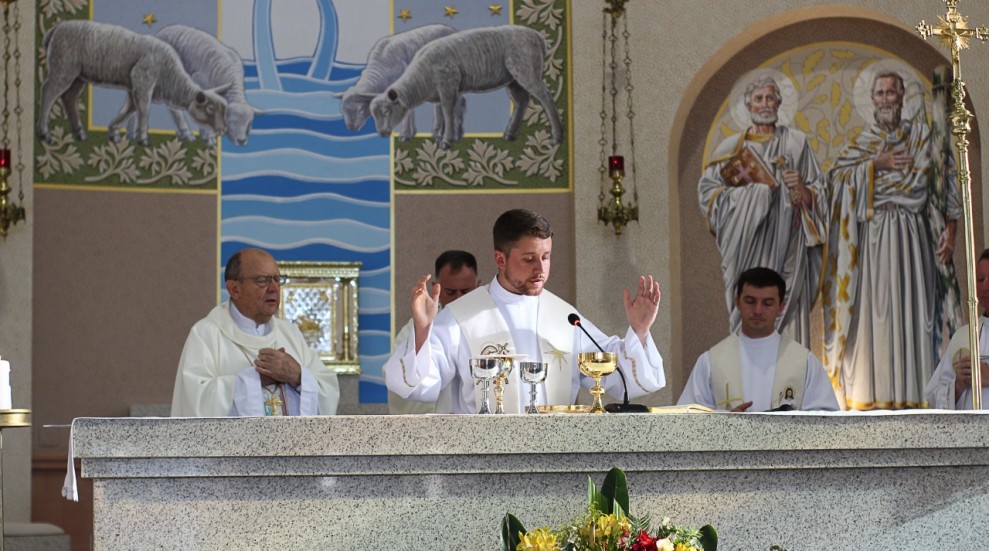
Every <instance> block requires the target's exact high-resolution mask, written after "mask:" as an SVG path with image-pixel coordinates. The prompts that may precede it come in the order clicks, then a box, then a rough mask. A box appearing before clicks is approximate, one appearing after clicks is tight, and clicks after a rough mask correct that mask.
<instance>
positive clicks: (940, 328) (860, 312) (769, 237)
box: [698, 43, 962, 409]
mask: <svg viewBox="0 0 989 551" xmlns="http://www.w3.org/2000/svg"><path fill="white" fill-rule="evenodd" d="M949 74H950V73H949ZM930 78H931V77H930V76H928V75H922V74H919V73H918V72H917V71H916V70H914V69H913V68H912V67H911V66H910V65H909V64H908V63H906V62H905V61H903V60H902V59H898V58H897V57H895V56H894V55H892V54H890V53H888V52H885V51H881V50H878V49H876V48H873V47H869V46H865V45H862V44H856V43H816V44H810V45H806V46H802V47H799V48H796V49H793V50H790V51H787V52H784V53H782V54H780V55H778V56H776V57H774V58H773V59H770V60H768V61H766V62H765V63H763V64H762V66H760V67H759V68H757V69H755V70H753V71H750V72H749V73H747V74H745V75H743V77H742V78H740V79H739V80H738V82H736V83H735V85H734V88H733V90H732V92H731V93H730V95H729V97H728V98H726V100H725V102H724V104H723V105H722V107H721V109H720V111H719V113H718V115H717V117H716V119H715V120H714V121H713V124H712V126H711V129H710V131H709V134H708V139H707V143H706V145H705V151H704V168H703V175H702V177H701V180H700V182H699V183H698V201H699V204H700V209H701V213H702V214H703V215H704V216H705V217H706V220H707V223H708V228H709V229H710V230H711V233H712V234H713V235H714V238H715V240H716V243H717V246H718V250H719V252H720V253H721V256H722V262H721V267H722V271H723V275H724V283H725V302H726V307H727V309H728V313H729V325H730V328H731V329H732V330H733V331H734V330H737V329H738V327H739V321H740V320H739V316H738V313H737V312H736V311H735V309H734V295H733V293H734V281H735V279H736V278H737V277H738V274H739V273H741V271H743V270H745V269H747V268H750V267H753V266H768V267H771V268H773V269H775V270H776V271H778V272H780V273H781V274H782V275H783V276H784V279H786V281H787V305H786V309H785V311H784V314H783V316H782V317H781V321H780V327H781V330H782V331H783V332H785V333H787V334H789V335H791V336H793V337H794V338H795V339H797V340H799V341H801V342H803V343H804V344H805V345H806V346H807V347H808V348H811V349H815V348H816V349H820V342H821V340H823V349H824V358H823V361H824V364H825V367H826V368H827V369H828V373H829V376H830V377H831V381H832V384H833V386H834V388H835V392H836V393H837V395H838V398H839V403H840V404H842V405H843V407H848V408H855V409H870V408H874V407H879V408H902V407H921V406H922V405H923V402H924V401H923V388H924V385H925V384H926V382H927V381H928V380H929V379H930V375H931V372H932V370H933V366H934V365H935V364H936V363H937V361H938V359H939V356H940V352H941V351H942V350H943V349H944V347H945V346H946V344H947V340H948V337H950V335H951V333H952V332H953V331H954V330H955V328H956V327H957V326H959V325H960V324H961V322H962V312H961V304H960V300H959V292H958V282H957V278H956V276H955V270H954V265H953V260H952V247H951V245H950V244H952V243H954V231H955V221H957V219H958V218H959V216H960V214H961V210H960V204H959V199H958V195H957V189H956V186H954V185H953V182H954V172H953V171H954V163H953V159H952V157H951V148H950V147H949V143H950V139H948V138H947V133H946V129H945V128H944V121H945V112H946V111H945V105H944V103H943V94H941V93H936V94H932V87H931V80H930ZM935 99H938V100H939V101H936V102H935V101H934V100H935ZM932 113H933V114H932ZM932 121H940V123H939V124H932ZM873 160H874V161H873ZM870 161H871V162H870ZM873 166H875V171H874V172H873V170H872V167H873ZM945 175H948V176H949V178H948V179H946V178H945ZM948 182H951V183H952V185H948ZM818 301H820V302H819V303H820V304H821V308H822V310H823V325H824V331H823V333H824V334H823V335H820V334H817V335H814V334H812V329H811V328H812V323H811V321H812V320H811V312H812V310H813V309H814V307H815V304H816V303H818ZM815 341H817V342H816V343H815ZM815 344H818V346H817V347H815V346H814V345H815Z"/></svg>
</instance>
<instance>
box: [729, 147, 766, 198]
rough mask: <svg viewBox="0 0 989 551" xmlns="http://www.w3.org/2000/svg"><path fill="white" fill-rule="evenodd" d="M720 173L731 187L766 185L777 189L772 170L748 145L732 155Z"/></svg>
mask: <svg viewBox="0 0 989 551" xmlns="http://www.w3.org/2000/svg"><path fill="white" fill-rule="evenodd" d="M720 172H721V178H722V179H723V180H724V181H725V183H726V184H727V185H729V186H747V185H749V184H765V185H767V186H769V187H770V188H775V187H776V179H775V178H773V171H772V169H770V168H769V166H768V165H767V164H766V163H765V161H763V160H762V157H760V156H759V154H758V153H756V152H754V151H752V150H751V149H750V148H749V146H747V145H743V146H742V149H740V150H738V153H735V154H734V155H732V156H731V158H729V159H728V162H726V163H725V166H723V167H721V171H720Z"/></svg>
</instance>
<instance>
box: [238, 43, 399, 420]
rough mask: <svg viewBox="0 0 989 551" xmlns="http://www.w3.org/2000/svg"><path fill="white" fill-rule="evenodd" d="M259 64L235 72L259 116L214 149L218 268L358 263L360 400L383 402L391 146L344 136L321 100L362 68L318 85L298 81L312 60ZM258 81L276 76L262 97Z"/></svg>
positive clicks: (369, 129)
mask: <svg viewBox="0 0 989 551" xmlns="http://www.w3.org/2000/svg"><path fill="white" fill-rule="evenodd" d="M332 38H333V39H334V40H335V37H332ZM324 39H326V37H325V36H324ZM261 63H263V64H265V65H266V66H265V67H262V68H258V67H257V66H255V65H254V64H253V63H247V64H245V67H244V70H245V74H246V75H247V81H246V82H245V85H246V88H247V97H248V101H250V102H251V104H252V105H255V106H256V107H259V108H261V109H263V110H264V114H263V115H259V116H258V117H256V118H255V119H254V128H253V131H252V133H251V136H250V140H249V142H248V145H247V146H244V147H236V146H234V145H232V144H230V143H229V142H227V141H225V142H224V147H223V153H222V165H221V166H222V189H221V193H220V201H221V206H220V208H221V211H220V212H221V215H220V260H221V265H222V264H225V263H226V261H227V259H229V258H230V255H232V254H233V253H234V252H236V251H238V250H240V249H242V248H244V247H261V248H263V249H266V250H268V251H270V252H271V253H272V255H273V256H274V257H275V258H276V259H277V260H286V261H288V260H295V261H346V262H352V261H360V262H361V263H362V267H361V275H360V295H359V301H360V317H359V319H358V324H359V330H358V331H359V335H360V350H359V354H360V358H361V371H362V374H361V380H360V384H359V388H360V390H359V392H360V398H359V399H360V402H361V403H380V402H384V401H386V399H387V396H386V391H385V388H384V386H383V385H382V383H381V366H382V365H383V364H384V362H385V360H386V359H387V357H388V354H389V352H390V350H391V344H392V343H391V334H390V333H391V292H392V289H391V269H392V267H391V233H392V228H391V185H390V143H389V141H388V140H384V139H381V138H380V137H378V136H377V135H376V134H375V133H374V125H372V124H368V125H366V126H365V127H364V129H362V130H361V131H359V132H351V131H349V130H347V129H346V128H345V127H344V125H343V120H342V118H341V116H340V113H339V100H337V99H336V98H333V97H332V96H331V95H330V94H332V93H333V92H339V91H341V90H344V89H346V88H347V87H349V86H350V85H351V84H353V81H354V79H355V78H356V77H357V76H358V75H359V73H360V70H361V69H363V67H359V66H353V65H346V66H338V65H334V66H333V68H332V71H331V73H330V75H329V79H319V78H309V77H307V76H306V75H307V73H308V72H309V71H310V69H311V66H312V64H313V63H312V60H311V59H304V60H302V59H293V60H287V61H286V60H282V61H279V62H275V61H274V60H272V59H270V58H269V59H264V58H262V60H261ZM318 72H319V71H317V73H318ZM258 74H261V75H265V82H271V81H272V80H271V79H272V76H273V75H277V80H275V82H277V84H276V86H274V87H269V88H268V89H262V86H261V84H260V82H259V80H258ZM279 87H280V88H281V90H280V91H279V90H278V88H279Z"/></svg>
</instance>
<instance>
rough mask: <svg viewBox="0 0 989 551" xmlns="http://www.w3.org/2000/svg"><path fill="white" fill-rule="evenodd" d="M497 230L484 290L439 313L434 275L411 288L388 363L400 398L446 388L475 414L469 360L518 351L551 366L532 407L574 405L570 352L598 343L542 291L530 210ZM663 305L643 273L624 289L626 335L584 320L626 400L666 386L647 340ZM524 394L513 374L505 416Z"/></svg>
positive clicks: (543, 244)
mask: <svg viewBox="0 0 989 551" xmlns="http://www.w3.org/2000/svg"><path fill="white" fill-rule="evenodd" d="M493 234H494V249H495V251H494V260H495V265H496V266H497V268H498V274H497V276H495V278H494V279H493V280H492V281H491V283H490V284H488V285H485V286H482V287H479V288H477V289H475V290H474V291H473V292H471V293H469V294H467V295H466V296H464V297H461V298H460V299H459V300H457V301H455V302H452V303H450V305H449V306H447V307H446V308H444V309H443V311H441V312H439V313H438V314H437V309H438V302H439V301H438V289H436V288H435V287H434V288H433V291H432V294H430V292H429V287H428V285H427V284H428V281H429V277H430V276H429V275H426V276H423V277H422V278H420V279H419V281H418V282H417V283H416V285H415V286H414V287H413V289H412V320H413V333H414V335H413V338H410V339H409V340H408V341H407V344H406V346H405V347H403V348H400V349H397V350H395V352H394V353H393V354H392V356H391V357H390V358H388V361H387V362H386V363H385V366H384V369H385V372H386V373H387V384H388V388H389V390H391V391H392V392H395V393H396V394H398V395H399V396H401V397H403V398H407V399H411V400H422V401H435V400H436V399H437V398H438V396H439V394H440V392H441V391H442V390H443V389H444V388H447V387H450V389H451V392H452V399H453V404H452V405H453V408H452V410H453V412H454V413H475V412H477V411H478V407H479V404H480V390H479V389H478V388H476V387H475V385H474V381H473V380H472V379H471V373H470V366H469V360H470V358H472V357H477V356H482V355H485V354H498V355H517V354H524V355H525V356H526V357H527V359H528V361H542V362H546V363H548V364H549V368H548V370H547V376H546V380H545V381H544V382H543V383H540V384H539V385H538V387H537V403H538V404H540V405H545V404H549V405H563V404H573V403H574V401H575V400H576V398H577V390H578V389H579V385H580V384H581V378H582V375H580V372H579V370H578V368H577V361H576V358H575V355H576V353H579V352H592V351H596V350H597V347H596V346H595V345H594V343H592V342H591V341H590V339H588V338H587V337H586V336H585V335H583V334H582V333H581V332H580V330H579V329H578V328H577V327H574V326H571V325H570V323H569V322H568V321H567V318H568V316H569V315H570V314H571V313H574V311H575V309H574V308H573V306H571V305H569V304H567V303H566V302H565V301H563V300H562V299H560V298H559V297H557V296H555V295H553V294H552V293H550V292H549V291H546V290H545V289H544V288H543V286H544V285H545V284H546V280H547V279H548V278H549V270H550V255H551V252H552V249H553V232H552V230H551V229H550V226H549V222H547V221H546V219H545V218H543V217H542V216H539V215H538V214H536V213H534V212H531V211H528V210H523V209H515V210H510V211H507V212H505V213H504V214H502V215H501V216H500V217H498V220H497V221H496V222H495V225H494V231H493ZM659 300H660V292H659V284H658V283H657V282H655V281H653V278H652V276H643V277H640V278H639V286H638V290H637V292H636V294H635V297H634V298H632V297H631V295H630V293H629V291H628V290H627V289H626V290H625V293H624V302H625V313H626V316H627V318H628V322H629V328H628V330H627V331H626V333H625V335H624V337H607V336H605V335H604V334H603V333H602V332H601V331H600V330H599V329H597V328H596V327H594V325H592V324H591V323H590V322H589V321H587V320H584V321H583V324H582V325H583V326H584V328H585V329H587V330H588V331H589V332H590V334H591V335H593V336H594V338H595V339H596V340H597V342H598V343H599V344H600V345H601V346H602V347H603V348H604V349H605V350H607V351H609V352H615V353H617V355H618V365H619V368H620V369H623V370H624V373H625V376H626V378H627V379H628V387H629V388H628V392H629V396H642V395H644V394H647V393H650V392H654V391H656V390H659V389H660V388H662V387H663V386H664V385H665V384H666V376H665V374H664V373H663V358H662V357H661V356H660V354H659V350H657V349H656V344H655V342H653V339H652V336H651V335H650V334H649V329H650V328H651V327H652V324H653V322H654V321H655V320H656V313H657V312H658V311H659ZM590 384H591V381H590V380H589V379H588V380H586V385H587V386H590ZM604 386H605V389H606V391H607V392H608V393H609V394H610V395H612V396H616V397H617V396H621V395H622V391H621V389H622V384H621V379H620V378H619V377H617V376H614V375H612V376H609V377H608V378H607V380H606V383H605V385H604ZM528 395H529V388H528V385H524V384H521V381H520V379H519V378H518V369H514V370H513V371H512V374H511V378H510V379H509V384H508V386H507V388H506V391H505V394H504V408H505V412H506V413H522V412H523V411H524V409H525V406H526V405H527V403H528Z"/></svg>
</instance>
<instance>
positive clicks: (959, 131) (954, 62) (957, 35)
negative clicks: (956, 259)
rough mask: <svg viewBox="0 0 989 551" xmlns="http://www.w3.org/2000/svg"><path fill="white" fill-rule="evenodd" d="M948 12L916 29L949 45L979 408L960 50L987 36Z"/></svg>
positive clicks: (977, 395)
mask: <svg viewBox="0 0 989 551" xmlns="http://www.w3.org/2000/svg"><path fill="white" fill-rule="evenodd" d="M943 1H944V4H945V5H946V6H947V7H948V13H947V14H946V15H944V16H940V15H939V16H938V18H937V19H938V24H937V26H932V25H928V24H927V23H925V22H924V21H921V22H920V24H919V25H917V32H919V33H920V36H922V37H923V38H924V40H926V39H927V37H929V36H932V35H933V36H937V37H938V38H939V39H940V42H941V44H943V45H944V46H946V47H948V48H950V49H951V70H952V73H953V78H952V91H951V96H952V98H953V100H954V107H953V109H952V111H951V134H952V135H953V136H954V137H955V148H956V149H957V150H958V153H957V158H956V160H957V163H956V164H957V165H958V187H959V189H960V190H961V195H962V205H963V211H964V217H965V218H964V225H965V272H966V277H967V281H968V339H969V350H970V351H971V356H970V357H971V358H972V361H973V366H974V369H972V409H982V374H981V373H980V371H981V370H980V369H979V368H978V365H979V364H978V361H979V324H978V323H976V320H978V319H979V307H978V302H977V300H976V296H975V234H974V230H973V223H972V175H971V173H970V172H969V166H968V133H969V131H970V130H971V129H972V127H971V121H972V113H970V112H969V111H968V109H966V108H965V83H964V82H962V65H961V51H962V50H964V49H966V48H968V43H969V41H970V40H971V39H972V38H977V39H979V40H981V41H982V42H985V41H986V40H987V39H989V28H987V27H986V26H985V25H983V26H981V27H978V28H975V29H971V28H969V26H968V18H967V17H965V16H963V15H962V14H960V13H958V2H959V0H943Z"/></svg>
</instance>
